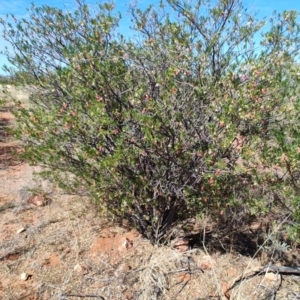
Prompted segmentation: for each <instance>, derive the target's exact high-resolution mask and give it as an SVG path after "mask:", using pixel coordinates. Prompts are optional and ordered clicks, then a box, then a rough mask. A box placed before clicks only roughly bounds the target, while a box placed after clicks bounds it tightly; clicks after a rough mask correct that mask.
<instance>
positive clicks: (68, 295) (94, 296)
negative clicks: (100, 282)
mask: <svg viewBox="0 0 300 300" xmlns="http://www.w3.org/2000/svg"><path fill="white" fill-rule="evenodd" d="M62 296H63V297H79V298H86V297H90V298H99V299H101V300H105V298H103V297H102V296H100V295H79V294H62Z"/></svg>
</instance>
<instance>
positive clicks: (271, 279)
mask: <svg viewBox="0 0 300 300" xmlns="http://www.w3.org/2000/svg"><path fill="white" fill-rule="evenodd" d="M16 94H17V95H20V101H23V100H24V99H25V98H24V93H23V92H22V93H20V91H16ZM12 120H13V117H12V115H11V114H10V113H9V111H8V108H4V109H3V110H2V111H1V112H0V139H1V143H0V165H1V167H0V181H1V184H0V298H1V299H3V300H8V299H10V300H15V299H28V300H29V299H31V300H33V299H41V300H47V299H194V300H196V299H243V300H244V299H249V300H250V299H251V300H253V299H300V284H299V283H300V279H299V278H300V277H299V273H300V268H298V265H299V261H298V256H299V250H297V249H293V250H289V251H283V250H287V249H283V247H281V248H276V249H275V248H274V247H273V248H272V251H271V255H269V256H268V255H267V254H270V251H269V252H267V251H262V250H263V249H264V246H266V245H269V241H270V240H272V241H273V240H274V239H276V238H277V236H278V232H280V230H281V227H280V226H279V227H278V228H272V230H271V231H270V230H269V231H268V227H269V226H268V225H269V223H270V220H269V219H260V220H258V219H252V220H245V221H244V226H243V228H242V229H241V230H240V231H239V232H238V231H236V232H234V236H232V235H231V236H230V234H229V232H228V230H227V232H226V230H224V227H223V229H222V230H221V228H222V227H221V226H219V227H214V226H212V222H210V220H209V219H205V220H201V221H199V220H198V221H195V220H190V222H189V224H186V226H185V227H184V228H185V231H183V230H181V231H179V233H178V238H177V239H175V240H172V241H170V243H169V244H168V245H165V246H160V247H156V246H152V245H150V243H149V242H148V241H147V240H146V239H145V238H143V237H142V236H140V235H139V234H138V233H137V232H136V231H135V230H132V229H131V228H127V227H126V224H122V223H121V222H118V221H116V220H107V219H106V218H104V217H103V216H101V215H100V213H98V210H97V206H95V205H94V204H91V203H90V202H89V201H88V199H86V198H84V197H80V196H77V195H66V194H63V193H62V192H61V191H60V190H59V189H57V188H55V187H54V186H51V185H50V184H49V183H48V182H46V181H41V180H40V179H37V178H35V177H34V173H35V172H38V171H39V168H38V167H33V166H29V165H28V164H26V163H24V162H20V161H18V160H17V159H16V158H15V156H13V155H12V153H13V152H15V150H16V149H18V145H17V143H16V142H15V141H12V139H11V138H9V136H6V134H5V132H6V130H5V127H6V126H8V125H10V124H11V122H12ZM216 228H219V231H217V230H216ZM180 234H181V235H180ZM186 236H187V237H186ZM262 236H264V237H265V239H264V240H262V239H261V238H262ZM281 246H282V245H281ZM272 259H273V260H272ZM284 264H285V265H288V268H286V269H284V268H283V267H282V266H283V265H284ZM266 266H267V267H266Z"/></svg>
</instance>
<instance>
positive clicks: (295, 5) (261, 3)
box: [0, 0, 300, 74]
mask: <svg viewBox="0 0 300 300" xmlns="http://www.w3.org/2000/svg"><path fill="white" fill-rule="evenodd" d="M86 1H87V2H88V3H91V4H92V3H95V2H96V0H86ZM32 2H34V4H35V5H36V6H41V5H43V4H47V5H50V6H55V7H60V8H66V9H68V10H72V9H74V7H75V1H74V0H48V1H47V0H35V1H34V0H0V18H1V17H2V18H4V17H5V15H6V14H14V15H15V16H16V17H17V18H22V17H25V18H26V16H27V11H26V8H28V7H30V5H31V3H32ZM158 2H159V0H138V3H139V5H140V6H141V7H146V6H148V5H149V4H155V3H158ZM243 2H244V5H245V6H246V7H248V11H255V12H258V13H259V14H258V17H263V16H270V15H271V14H272V12H273V11H274V10H276V11H278V12H282V11H283V10H298V11H300V1H299V0H244V1H243ZM129 3H130V0H115V4H116V10H118V11H120V12H121V13H122V17H123V21H122V24H121V25H122V27H121V30H122V29H123V28H124V29H123V30H124V31H125V30H128V29H127V28H126V27H127V26H128V24H129V20H130V17H129V16H128V15H127V14H126V10H127V5H128V4H129ZM1 31H2V28H1V27H0V51H1V50H4V47H5V46H7V44H6V43H5V41H4V40H3V38H2V33H1ZM4 64H7V60H6V57H5V56H4V55H1V54H0V74H4V72H3V70H2V66H3V65H4Z"/></svg>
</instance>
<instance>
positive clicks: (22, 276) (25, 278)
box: [20, 272, 30, 281]
mask: <svg viewBox="0 0 300 300" xmlns="http://www.w3.org/2000/svg"><path fill="white" fill-rule="evenodd" d="M29 276H30V275H29V274H28V273H26V272H24V273H22V274H21V276H20V278H21V280H23V281H26V280H27V279H28V278H29Z"/></svg>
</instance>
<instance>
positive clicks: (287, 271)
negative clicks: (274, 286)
mask: <svg viewBox="0 0 300 300" xmlns="http://www.w3.org/2000/svg"><path fill="white" fill-rule="evenodd" d="M268 272H273V273H276V274H280V275H300V267H293V266H292V267H290V266H275V265H267V266H264V267H261V268H258V269H256V270H252V271H250V272H248V273H246V274H242V275H240V276H239V277H238V278H236V279H235V280H234V282H233V284H232V285H231V286H230V287H229V288H228V289H227V290H226V291H225V292H224V294H225V296H226V297H227V298H228V299H229V297H228V296H227V295H228V293H229V291H231V290H232V289H233V288H235V287H236V286H237V285H238V284H240V283H241V282H243V281H244V280H246V279H250V278H253V277H254V276H256V275H262V274H265V273H268Z"/></svg>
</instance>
